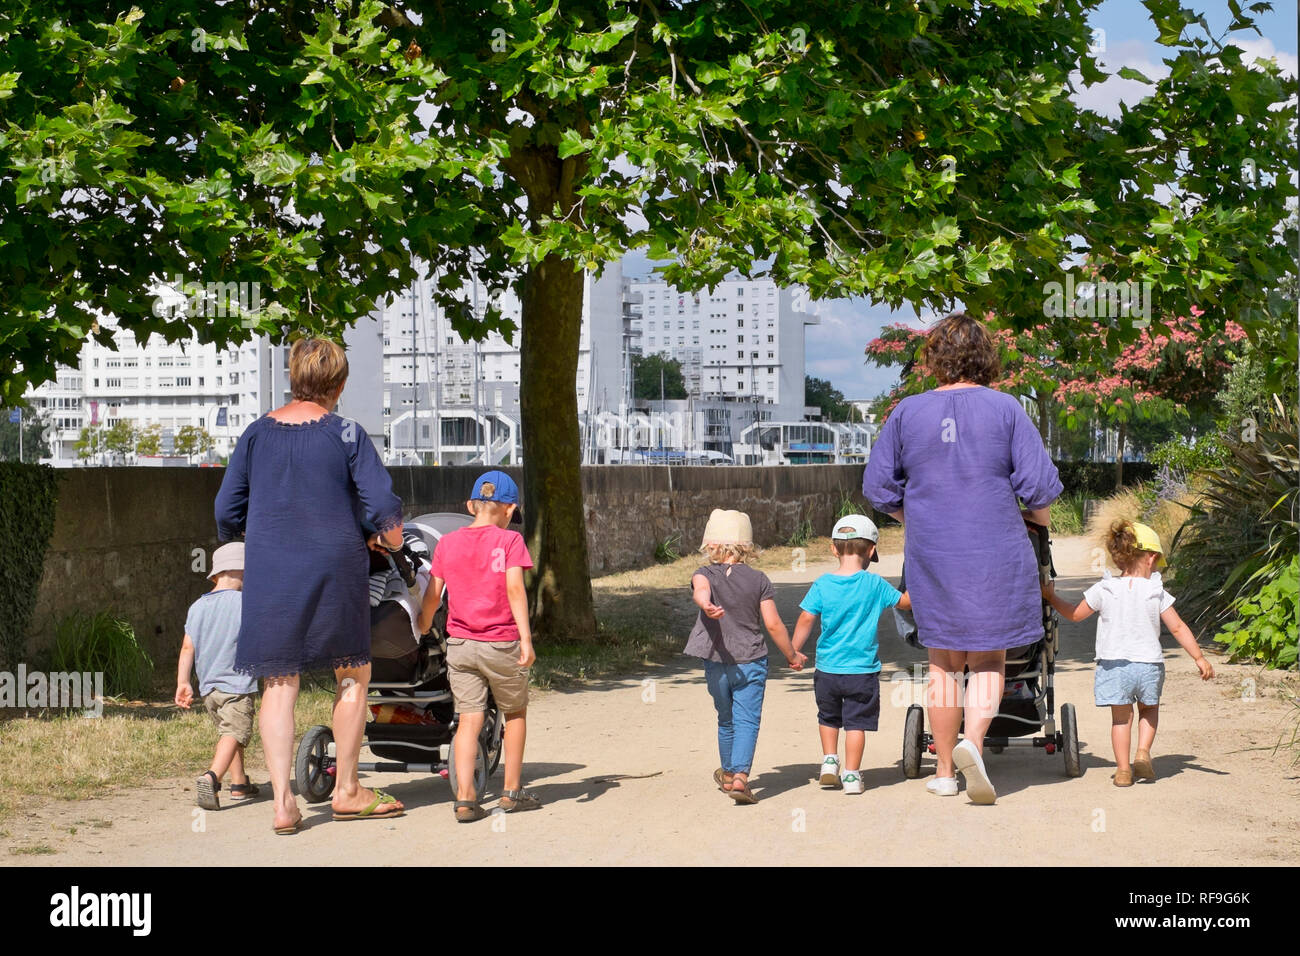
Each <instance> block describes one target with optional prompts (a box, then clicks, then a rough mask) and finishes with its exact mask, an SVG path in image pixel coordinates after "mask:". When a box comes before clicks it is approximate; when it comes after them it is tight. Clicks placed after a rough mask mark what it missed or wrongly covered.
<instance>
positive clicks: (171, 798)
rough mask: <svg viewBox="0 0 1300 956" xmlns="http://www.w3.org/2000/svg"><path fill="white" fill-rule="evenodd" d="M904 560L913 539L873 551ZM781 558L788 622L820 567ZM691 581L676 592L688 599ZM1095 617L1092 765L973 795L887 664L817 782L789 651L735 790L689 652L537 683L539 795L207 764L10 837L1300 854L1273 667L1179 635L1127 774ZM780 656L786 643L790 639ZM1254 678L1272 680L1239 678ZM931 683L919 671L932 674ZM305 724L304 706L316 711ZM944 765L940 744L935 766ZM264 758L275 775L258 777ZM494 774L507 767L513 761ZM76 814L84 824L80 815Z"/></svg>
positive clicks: (533, 739)
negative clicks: (460, 801)
mask: <svg viewBox="0 0 1300 956" xmlns="http://www.w3.org/2000/svg"><path fill="white" fill-rule="evenodd" d="M1056 559H1057V570H1058V572H1059V573H1060V574H1061V575H1062V577H1063V580H1062V581H1061V582H1060V588H1061V590H1062V591H1063V593H1064V594H1065V596H1066V598H1067V599H1070V598H1077V596H1078V595H1079V594H1080V593H1081V591H1082V589H1083V588H1084V587H1086V586H1087V584H1089V583H1090V582H1091V581H1092V579H1093V577H1094V575H1093V574H1092V573H1091V571H1090V570H1089V564H1090V562H1091V552H1090V545H1088V544H1087V543H1085V542H1084V541H1083V540H1082V539H1066V540H1063V541H1061V542H1058V543H1057V545H1056ZM877 567H878V568H879V570H880V573H882V574H884V575H886V576H888V577H891V578H892V579H893V580H895V581H896V580H897V574H898V570H899V559H898V557H897V555H894V556H892V557H890V558H889V559H886V560H884V561H882V562H881V564H880V565H877ZM825 569H826V565H825V564H823V563H821V562H810V563H809V565H808V567H807V568H806V569H803V570H799V571H796V570H791V571H782V572H777V573H774V574H772V578H773V581H774V582H775V583H776V584H777V592H778V600H779V604H780V606H781V609H782V612H783V615H784V617H785V619H786V621H787V622H788V623H793V621H794V619H795V617H796V616H797V613H798V612H797V605H798V601H799V599H800V598H801V597H802V596H803V593H804V592H805V591H806V589H807V587H808V585H809V584H810V583H811V581H812V580H813V578H814V577H815V576H816V574H818V573H821V571H823V570H825ZM683 593H684V589H682V590H675V591H673V592H672V593H671V595H670V594H669V593H668V592H665V595H664V596H665V597H671V600H673V601H678V600H680V599H681V597H682V595H683ZM1093 634H1094V624H1093V622H1091V621H1090V622H1085V623H1084V624H1081V625H1066V626H1065V627H1064V628H1063V631H1062V649H1061V654H1062V658H1063V660H1062V661H1061V662H1060V666H1059V669H1058V671H1057V688H1058V695H1057V700H1058V702H1067V701H1068V702H1073V703H1074V704H1075V706H1076V707H1077V709H1078V713H1079V721H1080V737H1081V739H1082V750H1083V762H1084V767H1085V773H1084V775H1083V776H1082V777H1080V778H1078V779H1071V778H1067V777H1066V776H1065V774H1064V766H1063V761H1062V758H1061V756H1060V755H1059V754H1057V755H1055V756H1047V755H1046V754H1044V753H1043V752H1042V751H1029V750H1022V751H1013V750H1008V751H1006V752H1005V753H1004V754H1001V755H990V756H989V758H988V765H989V770H990V774H991V776H992V778H993V780H994V783H995V784H996V786H997V788H998V794H999V799H998V803H997V805H996V806H994V807H976V806H974V805H972V804H970V803H969V802H968V801H967V800H966V798H965V795H964V794H963V795H961V796H958V797H956V798H953V799H940V798H937V797H933V796H931V795H929V794H927V793H926V792H925V781H924V780H906V779H904V777H903V775H902V772H901V761H900V752H901V742H902V725H903V715H904V712H905V708H906V704H907V703H908V702H909V700H910V698H911V695H912V693H913V688H912V686H911V685H910V684H909V683H906V682H897V683H894V682H890V683H887V685H886V686H887V688H888V689H887V690H886V691H885V694H884V707H883V709H882V713H881V720H880V730H879V732H878V733H876V734H875V735H873V736H871V737H869V739H868V748H867V757H866V762H865V764H864V770H865V774H864V775H865V777H866V781H867V792H866V793H865V794H863V795H862V796H856V797H849V796H846V795H844V794H842V793H838V792H824V791H822V790H820V789H819V788H817V787H816V786H815V785H814V784H812V783H811V782H810V779H811V777H812V776H813V774H814V773H815V771H816V769H817V767H816V763H817V761H818V760H819V759H820V757H819V754H820V748H819V746H818V744H817V736H816V708H815V705H814V704H813V697H812V673H811V671H805V672H803V673H800V674H794V673H792V672H790V671H788V670H785V669H782V670H780V671H774V672H773V675H772V680H771V681H770V682H769V685H768V693H767V701H766V705H765V709H764V714H763V730H762V734H761V736H760V738H759V745H758V754H757V762H756V765H755V775H756V776H755V781H754V788H755V792H756V793H757V794H758V795H759V797H760V802H759V803H758V804H757V805H756V806H752V807H739V806H735V805H733V804H732V803H731V801H730V800H728V799H727V798H726V797H724V796H723V795H722V794H720V793H718V792H717V791H716V790H714V789H713V787H712V785H711V782H710V774H711V773H712V771H713V769H714V767H716V766H717V749H716V745H715V737H714V728H715V726H716V725H715V724H714V718H713V710H712V707H711V705H710V701H709V697H708V694H707V692H706V691H705V689H704V683H703V680H702V677H701V674H700V672H699V670H698V669H697V668H696V667H695V666H693V665H692V663H691V661H690V660H689V659H686V658H678V659H676V660H674V661H672V662H670V663H669V664H667V665H664V666H659V667H654V668H651V669H649V670H647V671H646V673H644V674H642V675H639V676H637V677H635V678H631V679H627V680H612V681H606V682H597V683H595V684H592V685H590V686H587V687H585V688H583V689H582V690H579V691H572V692H565V691H553V692H549V693H544V694H537V695H536V696H535V698H534V703H533V705H532V707H531V709H530V717H529V741H528V763H527V766H526V768H525V773H526V780H527V782H528V784H529V786H530V787H532V788H533V789H535V790H536V791H537V792H538V793H539V794H540V795H541V797H542V798H543V800H545V801H546V804H547V806H546V807H545V808H544V809H543V810H541V811H540V812H536V813H529V814H521V815H518V816H510V817H505V816H498V817H494V818H492V819H490V820H485V821H483V822H481V823H478V824H476V825H473V826H458V825H456V824H455V823H454V822H453V820H452V815H451V812H450V807H451V804H450V795H449V792H448V788H447V785H446V783H445V782H444V781H441V780H437V779H430V778H428V777H416V776H400V775H371V776H370V778H369V780H368V782H370V783H371V784H380V785H382V786H384V787H385V788H387V789H389V790H390V791H391V792H393V793H394V794H396V795H398V796H399V797H400V798H401V799H402V800H403V801H404V802H405V803H406V804H407V806H408V808H409V810H408V813H407V815H406V817H404V818H402V819H399V820H391V821H367V822H364V823H352V824H346V825H345V824H334V823H332V822H331V821H330V820H329V812H328V804H323V805H311V806H308V805H304V810H305V815H306V820H307V823H308V827H307V828H306V829H305V830H304V831H303V832H301V833H300V834H298V835H297V836H294V837H292V838H289V839H282V838H278V837H275V836H273V835H272V834H271V832H270V823H271V813H270V808H269V806H268V805H267V804H266V803H265V802H260V803H252V804H247V805H241V806H238V807H235V808H231V809H228V810H222V811H220V812H217V813H208V814H205V815H196V813H197V812H196V810H195V808H194V806H193V803H192V794H191V793H189V792H187V791H185V790H183V788H184V787H187V786H190V785H192V782H191V781H188V780H182V781H175V782H171V783H168V782H156V783H152V784H149V785H146V786H143V787H141V788H138V789H135V790H131V791H129V792H119V793H117V794H114V795H112V796H108V797H104V798H100V799H95V800H88V801H83V802H79V803H61V802H54V803H48V804H45V805H42V806H38V807H36V808H34V809H32V810H30V811H28V812H26V813H22V814H20V815H19V816H18V817H16V818H15V819H13V820H11V821H10V823H9V824H8V826H9V828H10V830H11V831H13V832H11V833H10V839H9V840H6V841H4V842H14V843H16V842H19V841H30V840H31V839H33V838H39V839H40V841H41V842H42V843H44V844H47V845H49V846H50V847H51V848H52V849H53V850H54V851H55V852H54V853H53V854H51V855H47V856H40V857H22V858H18V857H12V856H11V857H9V858H8V862H10V863H15V862H18V861H19V860H20V859H21V860H22V861H23V862H30V863H34V864H49V865H55V866H58V865H68V864H91V865H95V864H100V865H118V864H145V865H150V864H153V865H161V866H175V865H183V864H189V863H223V864H252V865H275V864H291V865H295V864H314V865H319V864H329V863H350V864H368V865H373V864H385V863H391V864H426V863H432V862H436V861H446V860H450V859H473V860H474V861H475V862H476V863H480V864H492V863H559V864H566V863H567V864H574V863H577V864H581V863H600V864H619V863H632V864H677V865H680V864H711V863H721V862H728V863H736V862H743V863H792V864H799V863H802V864H817V863H864V864H877V865H881V864H904V865H926V864H935V863H939V864H961V863H978V864H994V865H1003V864H1007V865H1010V864H1039V865H1043V864H1049V865H1050V864H1085V865H1107V866H1113V865H1117V864H1118V865H1149V864H1165V865H1175V866H1182V865H1192V866H1195V865H1198V864H1214V865H1219V866H1230V865H1251V864H1274V865H1276V864H1286V863H1291V864H1295V863H1297V862H1300V841H1297V840H1296V834H1297V832H1300V800H1298V799H1297V796H1300V768H1296V767H1292V766H1291V762H1290V761H1291V757H1290V755H1289V754H1285V753H1282V754H1274V753H1273V752H1272V748H1273V745H1274V744H1275V743H1276V742H1277V740H1278V738H1279V736H1280V735H1281V733H1282V731H1283V728H1284V723H1285V719H1286V716H1287V714H1288V707H1287V706H1286V705H1285V704H1284V703H1283V701H1281V700H1280V699H1279V697H1278V688H1277V678H1276V677H1272V676H1265V675H1263V674H1261V673H1260V672H1259V671H1257V670H1256V669H1255V668H1247V667H1242V666H1231V665H1226V664H1224V663H1222V662H1221V661H1220V660H1219V659H1217V657H1215V656H1213V655H1212V656H1211V659H1212V660H1213V661H1214V663H1215V668H1216V670H1217V671H1218V674H1219V676H1218V677H1217V678H1216V679H1215V680H1214V681H1213V682H1211V683H1209V684H1202V683H1201V682H1200V681H1199V679H1198V678H1197V675H1196V670H1195V668H1194V667H1193V666H1192V664H1191V662H1190V661H1189V660H1188V659H1187V657H1186V655H1184V654H1183V652H1182V651H1181V650H1180V649H1178V648H1177V646H1176V645H1175V644H1174V643H1173V642H1172V641H1171V640H1168V639H1166V641H1165V644H1166V648H1167V649H1166V661H1167V666H1168V673H1169V676H1168V680H1167V682H1166V686H1165V698H1164V705H1165V706H1164V707H1162V715H1161V717H1162V723H1161V727H1160V732H1159V736H1158V737H1157V739H1156V748H1155V754H1156V770H1157V773H1158V774H1159V777H1160V779H1159V780H1157V781H1156V782H1155V783H1154V784H1142V785H1138V786H1135V787H1132V788H1130V789H1126V790H1117V789H1116V788H1114V787H1113V786H1112V785H1111V782H1110V774H1111V752H1110V741H1109V717H1108V716H1107V713H1106V712H1105V711H1101V710H1099V709H1098V708H1096V707H1094V706H1093V704H1092V665H1091V652H1092V642H1093ZM881 649H882V653H881V657H882V660H883V661H884V664H885V670H884V673H883V674H882V677H884V678H885V679H886V680H888V679H889V677H890V675H893V674H899V675H900V676H901V675H906V674H909V673H910V672H911V668H912V664H913V663H914V662H916V661H919V660H920V659H921V656H920V654H918V653H916V652H914V651H912V649H911V648H908V647H907V646H906V645H904V644H903V643H902V642H901V641H900V640H898V638H897V636H896V635H895V632H894V629H893V625H892V621H891V619H890V616H889V615H887V616H886V618H885V619H884V620H883V621H882V626H881ZM774 659H779V658H778V657H776V656H775V655H774ZM1251 679H1253V680H1254V681H1255V695H1254V699H1250V697H1249V695H1248V694H1246V695H1243V688H1249V686H1250V684H1249V683H1248V681H1250V680H1251ZM918 696H919V691H918ZM300 729H301V728H300ZM932 770H933V761H932V760H931V761H927V763H926V768H925V772H926V773H930V772H932ZM254 776H255V777H256V778H258V779H263V780H264V779H265V776H261V777H258V776H257V774H255V775H254ZM493 784H494V785H495V786H498V787H499V785H500V777H499V775H498V776H497V777H496V778H494V781H493ZM73 829H75V833H71V832H69V831H70V830H73Z"/></svg>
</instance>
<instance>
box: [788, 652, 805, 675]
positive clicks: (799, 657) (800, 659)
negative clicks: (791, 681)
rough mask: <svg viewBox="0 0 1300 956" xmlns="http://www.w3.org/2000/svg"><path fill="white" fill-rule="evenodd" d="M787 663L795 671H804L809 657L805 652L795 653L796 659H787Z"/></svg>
mask: <svg viewBox="0 0 1300 956" xmlns="http://www.w3.org/2000/svg"><path fill="white" fill-rule="evenodd" d="M785 662H786V663H787V664H789V665H790V669H791V670H793V671H801V670H803V666H804V665H805V664H807V663H808V655H807V654H805V653H804V652H803V651H795V652H794V657H787V658H786V659H785Z"/></svg>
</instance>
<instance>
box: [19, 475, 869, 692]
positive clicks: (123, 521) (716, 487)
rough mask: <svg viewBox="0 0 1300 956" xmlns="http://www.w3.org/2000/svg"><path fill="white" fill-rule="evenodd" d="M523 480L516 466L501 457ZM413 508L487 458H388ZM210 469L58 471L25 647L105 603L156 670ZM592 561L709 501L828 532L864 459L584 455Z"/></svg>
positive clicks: (773, 529)
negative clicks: (696, 462) (466, 462)
mask: <svg viewBox="0 0 1300 956" xmlns="http://www.w3.org/2000/svg"><path fill="white" fill-rule="evenodd" d="M505 470H506V471H507V472H509V473H510V474H511V475H512V476H513V477H514V478H515V480H516V481H520V482H522V470H521V469H517V468H508V469H505ZM389 471H390V473H391V474H392V476H393V488H394V490H395V491H396V492H397V494H398V495H399V496H400V497H401V498H402V501H403V502H404V504H405V514H406V516H407V517H408V518H411V517H414V516H416V515H420V514H425V513H428V512H437V511H456V512H459V511H462V510H464V502H465V499H466V498H467V497H468V496H469V492H470V489H471V488H472V487H473V483H474V479H475V478H476V477H477V476H478V474H479V473H480V471H481V469H479V468H465V467H444V468H417V467H400V468H390V469H389ZM223 474H224V472H223V471H222V470H221V469H217V468H84V469H82V468H78V469H69V470H67V471H66V472H64V475H65V479H64V481H63V483H62V486H61V490H60V494H59V506H58V511H57V514H56V518H55V528H54V536H53V539H52V540H51V542H50V547H49V550H48V551H47V553H46V556H45V567H44V572H43V574H42V577H41V586H40V594H39V596H38V598H37V605H36V613H35V615H34V618H33V622H32V629H31V635H30V638H29V644H28V649H29V656H30V655H31V654H34V653H38V652H39V651H41V650H43V649H45V648H48V647H49V646H50V644H51V643H52V642H53V639H54V629H55V627H56V625H57V623H58V621H59V620H60V619H61V618H62V617H63V616H65V615H67V614H68V613H70V612H72V611H74V610H82V611H89V612H94V611H101V610H111V611H114V612H116V613H118V614H120V615H122V616H123V617H124V618H125V619H126V620H129V621H130V622H131V623H132V624H133V625H134V627H135V629H136V633H137V634H138V635H139V636H140V639H141V641H142V643H144V644H145V646H146V647H147V648H148V649H149V652H150V653H151V654H152V655H153V656H154V660H155V662H156V663H157V664H158V665H159V667H160V669H164V670H165V669H166V668H167V667H168V666H170V664H171V663H174V662H175V660H176V654H177V651H178V649H179V647H180V642H181V637H182V636H183V634H184V626H185V612H186V610H187V609H188V607H189V606H190V604H191V603H192V602H193V601H194V600H195V599H196V598H197V597H198V596H199V595H200V594H202V593H204V592H205V591H206V590H207V589H208V587H209V585H208V582H207V580H206V574H207V570H208V567H209V566H210V561H211V555H212V550H213V549H214V548H216V547H217V545H218V544H219V542H218V540H217V537H216V523H215V521H214V518H213V512H212V504H213V500H214V499H215V497H216V494H217V489H218V488H219V487H220V485H221V478H222V475H223ZM582 484H583V493H584V498H585V502H586V515H587V538H588V547H589V562H588V563H589V566H590V568H591V571H592V573H593V574H605V573H609V572H613V571H621V570H627V569H629V568H636V567H643V566H645V565H647V564H650V563H652V562H653V561H654V555H655V548H656V547H657V546H658V545H659V544H660V542H662V541H664V540H665V539H667V538H668V537H670V536H672V535H674V534H677V535H680V544H679V545H678V550H679V551H681V552H682V553H688V552H690V551H692V550H694V549H695V548H697V547H698V546H699V543H700V536H701V535H702V534H703V533H704V525H705V523H706V522H707V520H708V517H709V512H710V511H711V510H712V509H714V508H737V509H740V510H742V511H746V512H748V513H749V515H750V518H751V519H752V521H753V524H754V537H755V540H756V541H757V542H758V544H760V545H773V544H779V543H782V542H784V541H785V540H786V539H787V538H789V536H790V534H791V533H792V532H793V531H794V530H795V529H796V528H797V527H798V525H799V524H800V522H801V521H802V520H803V519H804V518H807V519H808V520H809V521H811V522H812V525H813V529H814V531H815V532H816V533H818V534H826V533H827V531H828V528H829V525H830V522H831V520H832V519H833V518H834V516H835V514H836V512H837V511H838V510H839V508H840V505H841V503H842V501H843V499H844V497H846V496H847V497H849V498H851V500H852V501H853V502H854V503H855V504H856V505H858V506H859V507H864V505H863V503H862V497H861V486H862V468H861V466H857V465H844V466H836V465H804V466H799V467H785V468H734V467H691V468H684V467H641V466H620V465H602V466H593V467H589V468H584V469H583V471H582Z"/></svg>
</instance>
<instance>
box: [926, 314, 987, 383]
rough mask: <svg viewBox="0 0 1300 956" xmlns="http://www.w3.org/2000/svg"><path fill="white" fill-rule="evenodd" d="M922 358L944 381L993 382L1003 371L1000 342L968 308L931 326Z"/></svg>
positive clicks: (941, 380)
mask: <svg viewBox="0 0 1300 956" xmlns="http://www.w3.org/2000/svg"><path fill="white" fill-rule="evenodd" d="M919 358H921V360H922V361H923V362H925V364H926V365H927V366H928V367H929V368H930V370H931V371H932V372H933V373H934V377H935V378H936V379H938V381H939V384H940V385H950V384H952V383H953V382H973V383H974V384H976V385H989V384H991V383H992V382H993V381H994V380H996V379H997V378H998V376H999V375H1001V374H1002V362H1001V361H1000V360H999V359H998V349H997V346H996V345H994V344H993V339H992V337H990V335H989V333H988V330H987V329H985V328H984V325H983V324H982V323H981V322H979V321H978V320H977V319H975V318H973V317H972V316H970V315H968V314H967V313H965V312H954V313H953V314H952V315H949V316H947V317H946V318H943V319H940V320H939V323H938V324H937V325H935V327H934V328H933V329H931V330H930V334H929V335H928V336H926V339H925V344H924V345H922V347H921V353H920V356H919Z"/></svg>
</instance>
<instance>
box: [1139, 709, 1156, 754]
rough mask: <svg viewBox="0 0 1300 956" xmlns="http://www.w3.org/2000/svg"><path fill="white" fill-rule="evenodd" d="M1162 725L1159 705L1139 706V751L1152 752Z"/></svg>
mask: <svg viewBox="0 0 1300 956" xmlns="http://www.w3.org/2000/svg"><path fill="white" fill-rule="evenodd" d="M1159 725H1160V705H1159V704H1138V750H1145V751H1147V752H1148V753H1149V752H1150V751H1151V745H1152V744H1153V743H1155V740H1156V727H1158V726H1159Z"/></svg>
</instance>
